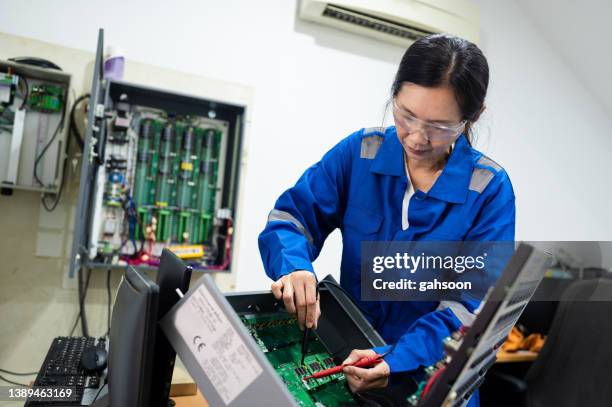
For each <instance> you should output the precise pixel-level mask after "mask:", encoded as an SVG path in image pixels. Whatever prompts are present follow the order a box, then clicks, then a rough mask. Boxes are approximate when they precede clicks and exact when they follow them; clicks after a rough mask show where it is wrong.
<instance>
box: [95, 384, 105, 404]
mask: <svg viewBox="0 0 612 407" xmlns="http://www.w3.org/2000/svg"><path fill="white" fill-rule="evenodd" d="M107 384H108V382H107V383H104V384H103V385H102V387H100V389H99V390H98V392H97V393H96V397H94V399H93V400H92V401H91V405H93V403H94V401H96V400H97V399H98V396H99V395H100V392H101V391H102V389H103V388H104V387H106V385H107Z"/></svg>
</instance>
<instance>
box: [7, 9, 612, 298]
mask: <svg viewBox="0 0 612 407" xmlns="http://www.w3.org/2000/svg"><path fill="white" fill-rule="evenodd" d="M478 3H479V4H480V5H481V7H482V16H481V20H482V35H481V39H482V40H481V45H482V47H483V49H484V51H485V53H486V55H487V57H488V58H489V62H490V65H491V76H492V80H491V88H490V97H489V99H488V111H487V113H486V115H485V117H484V118H483V120H484V123H483V126H481V129H482V133H483V135H482V136H481V139H480V140H481V142H480V144H479V145H480V146H482V148H483V150H484V151H485V152H486V153H487V154H489V155H491V156H492V157H493V158H494V159H496V160H497V161H499V162H500V163H501V164H502V165H504V166H505V167H506V168H507V170H508V172H509V173H510V176H511V178H512V180H513V183H514V186H515V190H516V194H517V198H518V200H517V205H518V219H517V238H520V239H532V240H534V239H550V240H555V239H558V240H563V239H567V240H570V239H609V240H612V213H611V212H610V211H608V210H606V209H607V208H606V206H607V202H609V201H610V199H611V198H612V191H611V190H610V188H606V186H607V185H609V184H610V183H609V181H608V180H607V173H609V171H608V169H607V166H606V161H607V159H608V157H609V155H610V154H611V153H612V139H611V138H610V137H609V136H608V134H609V133H610V131H611V130H612V123H611V122H610V120H609V119H608V118H607V117H606V116H605V115H604V113H603V111H602V109H601V108H600V106H599V105H597V103H596V102H595V101H594V100H593V99H592V98H591V97H590V96H589V94H588V93H587V92H586V91H585V89H584V88H583V86H582V85H581V78H579V77H576V76H574V75H573V74H572V72H570V71H569V70H568V69H567V68H566V67H565V66H564V64H563V63H562V62H561V60H560V59H559V57H558V56H557V55H556V54H555V53H554V51H553V49H552V48H551V47H550V46H549V45H548V43H547V42H546V41H545V40H544V39H543V37H542V36H541V34H540V32H539V31H538V29H537V27H535V26H534V25H533V24H532V23H530V20H529V17H528V16H527V15H526V14H525V13H524V12H523V10H522V9H521V8H520V7H518V6H517V5H516V3H515V2H514V1H507V0H497V1H484V0H482V1H479V2H478ZM109 6H110V7H109ZM295 7H296V2H295V1H286V0H266V1H258V2H253V1H246V0H243V1H240V0H223V1H216V2H213V1H195V0H192V1H187V0H183V1H176V2H172V3H171V2H156V4H155V6H152V3H151V2H147V1H144V0H139V1H129V2H128V1H111V0H107V1H99V0H96V1H89V2H83V1H76V0H70V1H68V0H64V1H62V2H60V3H58V2H47V1H43V0H40V1H31V0H30V1H26V0H2V3H1V5H0V27H1V29H2V31H5V32H8V33H13V34H17V35H23V36H27V37H33V38H37V39H41V40H45V41H49V42H54V43H59V44H62V45H66V46H70V47H74V48H79V49H83V50H88V51H90V50H93V49H94V46H95V39H96V29H97V27H104V28H105V29H106V33H107V35H106V38H107V44H116V45H120V46H121V47H122V48H123V49H124V50H125V53H126V55H127V58H129V59H133V60H138V61H140V62H144V63H148V64H155V65H161V66H165V67H168V68H172V69H177V70H181V71H187V72H192V73H197V74H198V75H203V76H210V77H215V78H220V79H223V80H227V81H236V82H240V83H243V84H245V85H248V86H252V87H253V88H254V89H255V99H254V109H253V115H252V123H251V133H250V143H249V155H248V168H249V170H248V174H247V177H246V185H245V190H244V192H245V202H244V210H245V212H244V213H243V219H244V222H243V229H242V230H241V231H240V233H242V236H241V252H240V254H239V261H238V280H237V286H238V289H240V290H245V289H263V288H266V287H268V284H269V281H267V277H265V276H264V274H263V270H262V267H261V262H260V260H259V254H258V250H257V240H256V239H257V235H258V233H259V231H260V230H261V228H262V227H263V226H264V223H265V219H266V216H267V213H268V211H269V209H270V208H271V206H272V205H273V202H274V200H275V199H276V197H277V196H278V194H279V193H280V192H281V191H282V190H283V189H285V188H287V187H288V186H290V185H291V184H292V183H293V182H295V180H296V179H297V178H298V176H299V175H300V174H301V172H302V171H303V170H304V169H305V168H306V167H307V166H308V165H309V164H311V163H312V162H314V161H315V160H317V159H318V158H319V157H320V156H321V155H322V154H323V153H324V151H326V150H327V149H328V148H329V147H331V146H332V145H333V144H334V143H335V142H337V141H338V140H339V139H340V138H342V137H344V136H345V135H347V134H349V133H350V132H352V131H353V130H356V129H358V128H360V127H369V126H373V125H379V124H380V122H381V120H382V106H383V104H384V102H385V100H386V97H387V95H388V90H389V87H390V85H391V82H392V79H393V75H394V72H395V69H396V67H397V63H398V62H399V60H400V58H401V55H402V53H403V50H402V49H400V48H398V47H395V46H391V45H386V44H383V43H379V42H376V41H374V40H369V39H365V38H362V37H356V36H353V35H350V34H347V33H344V32H340V31H336V30H333V29H328V28H324V27H319V26H316V25H312V24H309V23H304V22H301V21H298V20H296V18H295V12H296V10H295ZM606 181H608V182H606ZM3 216H4V215H3ZM340 245H341V242H340V238H339V236H338V235H337V234H335V235H334V236H332V238H331V240H330V241H328V243H327V245H326V248H325V249H324V251H323V254H322V257H321V258H320V260H319V261H317V263H316V267H317V270H318V272H319V273H320V274H321V275H324V274H327V273H329V272H332V273H333V274H336V275H337V270H338V267H339V256H340ZM24 261H27V260H26V259H24Z"/></svg>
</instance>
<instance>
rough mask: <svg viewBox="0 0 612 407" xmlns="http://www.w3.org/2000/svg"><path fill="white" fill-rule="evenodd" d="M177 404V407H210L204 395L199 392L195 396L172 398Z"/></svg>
mask: <svg viewBox="0 0 612 407" xmlns="http://www.w3.org/2000/svg"><path fill="white" fill-rule="evenodd" d="M172 400H174V401H175V402H176V407H208V403H207V402H206V400H204V397H202V393H200V390H198V394H195V395H193V396H180V397H172Z"/></svg>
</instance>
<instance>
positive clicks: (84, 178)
mask: <svg viewBox="0 0 612 407" xmlns="http://www.w3.org/2000/svg"><path fill="white" fill-rule="evenodd" d="M103 44H104V38H103V31H102V30H100V33H99V37H98V46H97V52H96V61H95V65H94V77H93V80H92V88H91V97H90V101H89V116H88V123H87V129H86V133H85V150H84V156H83V163H82V168H81V176H80V190H79V197H78V202H77V211H76V219H75V231H74V232H75V233H74V241H73V245H72V253H71V258H70V265H69V277H70V278H72V277H74V276H75V275H76V272H77V270H79V268H82V267H83V268H91V267H105V268H109V267H111V268H112V267H125V261H123V260H121V258H123V257H125V256H120V258H119V260H117V258H118V257H119V255H120V254H121V250H125V249H124V245H125V241H124V242H122V244H121V246H119V249H118V253H115V255H114V257H113V255H112V254H108V256H106V257H105V253H106V252H105V250H106V251H107V252H108V249H106V248H104V247H103V246H102V244H101V242H100V236H101V235H103V234H105V233H106V232H107V229H108V228H107V226H106V225H105V224H104V216H105V214H107V212H106V210H107V206H106V205H107V203H106V194H107V193H108V182H107V179H108V178H109V176H112V174H111V173H110V172H109V171H112V170H109V169H108V168H109V154H112V151H114V150H112V149H113V148H115V147H113V143H114V141H113V134H114V133H113V131H114V130H113V125H111V124H112V123H113V120H115V123H116V122H117V120H118V117H119V116H118V113H117V112H120V109H123V108H124V106H125V105H128V106H129V107H130V109H132V110H130V112H132V111H138V112H141V111H142V112H144V113H142V115H143V117H148V116H147V115H149V114H152V113H150V112H156V111H159V112H162V113H163V114H167V117H168V123H169V122H170V120H171V119H170V118H174V117H197V118H199V119H198V120H200V121H201V122H206V123H208V122H210V123H215V125H216V126H217V127H218V128H219V130H218V137H216V138H215V140H220V141H219V142H218V144H215V145H216V146H218V147H216V150H215V151H217V153H216V154H217V156H216V158H215V171H214V173H215V178H214V183H213V184H214V185H213V187H212V188H211V190H212V191H213V192H211V193H212V195H213V197H212V201H211V202H214V204H213V205H214V208H211V209H210V210H209V211H210V213H211V214H212V215H211V216H212V218H209V219H208V220H207V222H208V223H207V225H206V229H205V230H206V236H207V238H208V240H207V243H206V245H204V246H203V247H204V248H205V249H207V250H208V249H209V248H210V251H207V252H206V253H207V255H208V257H207V258H206V261H204V260H203V261H202V262H201V264H200V266H198V265H195V266H194V264H190V265H191V266H192V267H193V268H194V271H204V272H207V271H221V272H229V271H230V270H231V266H232V265H231V256H230V253H231V250H230V249H228V248H231V246H232V241H233V236H234V234H233V233H232V232H233V230H234V228H233V224H232V223H231V221H232V220H234V219H236V217H237V213H236V211H237V208H238V206H237V191H238V180H239V178H240V177H239V175H240V174H239V171H240V165H239V163H240V158H241V152H242V147H243V145H242V140H243V128H244V118H245V113H246V108H245V106H240V105H232V104H229V103H225V102H219V101H216V100H211V99H206V98H202V97H199V96H193V95H187V94H182V93H177V92H173V91H169V90H162V89H157V88H152V87H148V86H143V85H139V84H135V83H129V82H125V81H116V80H107V79H105V78H104V75H103V49H104V46H103ZM166 112H168V113H166ZM130 114H131V113H130ZM138 114H140V113H138ZM130 117H132V116H130ZM143 120H144V119H143ZM146 120H148V119H146ZM172 120H174V119H172ZM128 121H129V120H128ZM114 126H116V124H115V125H114ZM129 126H130V127H129V129H128V131H132V128H131V124H130V125H129ZM185 131H186V130H185ZM183 136H184V133H183ZM183 136H179V135H178V133H177V134H176V135H175V139H177V140H178V139H179V138H180V137H183ZM211 138H212V136H211ZM132 139H134V137H132ZM194 139H195V136H194ZM202 139H204V138H202ZM173 140H174V139H173ZM182 140H183V141H179V142H178V143H187V142H186V141H184V140H185V139H184V138H183V139H182ZM198 140H200V139H198ZM140 142H141V139H140V138H139V137H136V138H135V141H134V142H133V145H132V144H129V145H130V147H129V148H128V149H129V151H132V152H133V157H132V158H131V159H132V160H133V161H132V164H131V165H132V167H129V166H130V164H129V162H128V164H127V166H128V170H127V171H126V173H128V174H131V175H130V179H131V180H132V181H133V182H134V183H133V184H131V185H132V188H133V189H132V190H130V191H129V193H130V194H132V193H133V192H134V191H133V190H134V189H135V188H136V187H135V183H136V181H135V180H136V175H135V170H134V168H135V167H136V164H135V163H136V162H137V159H138V160H140V159H141V158H140V156H138V157H136V155H137V153H138V154H140V151H139V150H138V148H139V147H138V143H140ZM130 143H132V141H130ZM173 143H174V142H173ZM177 145H178V144H177ZM185 146H186V144H184V145H183V147H185ZM142 148H145V147H142ZM185 148H186V147H185ZM109 151H110V152H109ZM147 151H148V150H147ZM172 154H174V155H172V157H173V158H172V159H173V160H175V158H174V157H176V156H177V154H176V153H172ZM191 154H194V153H191ZM187 156H188V158H187V160H188V161H189V160H190V159H189V157H191V158H194V157H195V156H193V155H191V156H189V153H187ZM111 157H112V155H111ZM160 160H161V158H160ZM176 160H179V159H178V158H176ZM127 161H129V160H127ZM138 162H140V161H138ZM142 162H143V163H146V165H149V164H148V161H147V159H144V158H143V159H142ZM173 162H174V161H173ZM177 163H178V161H177ZM184 164H189V165H191V166H192V167H193V165H192V164H193V163H183V162H181V163H180V165H181V166H180V171H183V170H184V169H185V168H188V167H187V166H186V165H184ZM143 165H144V164H143ZM177 165H178V164H177ZM159 166H160V168H161V164H159ZM155 168H157V167H155ZM130 171H132V172H130ZM160 171H161V170H160ZM204 174H206V173H204ZM196 175H197V172H194V177H196ZM155 176H156V175H155ZM195 181H196V182H197V179H196V180H195ZM168 182H170V181H168ZM126 184H127V182H126ZM189 184H190V185H193V182H190V183H189ZM209 186H210V185H209ZM105 188H106V189H105ZM151 188H153V187H150V188H149V189H151ZM173 188H174V189H173V191H174V192H173V194H174V195H172V196H173V197H175V196H176V195H178V192H176V190H177V188H180V186H174V187H173ZM193 189H194V191H195V187H194V188H193ZM179 192H180V191H179ZM187 196H188V201H189V202H191V201H194V200H195V198H194V199H193V200H192V198H191V196H192V195H187ZM193 196H194V197H195V192H194V193H193ZM129 198H130V200H131V199H132V197H131V196H130V197H129ZM134 200H135V198H134ZM103 201H104V203H103ZM123 204H124V203H123V202H121V203H120V202H116V203H115V205H116V207H117V208H118V209H117V210H119V211H121V208H123V210H124V211H126V212H127V210H128V209H126V208H127V207H123ZM132 205H134V203H133V202H132ZM164 205H165V206H162V203H160V202H157V201H154V202H151V203H150V204H148V206H147V208H148V209H146V210H148V211H150V212H151V214H153V213H154V215H151V216H153V217H156V216H158V215H157V214H158V212H159V213H161V212H162V209H164V210H166V209H167V210H168V211H173V212H172V214H173V215H172V216H175V212H176V213H178V209H177V208H174V207H173V206H172V205H171V204H170V209H168V203H167V202H164ZM143 207H144V205H143ZM111 209H113V208H111ZM113 210H114V209H113ZM164 213H165V212H164ZM181 214H183V212H181ZM140 216H141V214H140V213H139V214H138V215H137V217H136V222H137V229H135V230H132V229H128V228H125V227H124V226H123V218H121V219H118V220H117V224H119V225H120V226H119V227H120V228H123V229H121V230H122V231H123V233H124V234H126V235H127V237H125V239H126V240H130V241H133V244H134V248H133V249H134V252H135V253H136V251H137V246H138V244H137V242H136V240H140V243H141V246H140V247H141V249H140V251H142V250H143V247H145V236H149V235H150V233H149V229H148V227H149V226H150V225H149V226H146V225H145V224H144V222H145V218H144V217H143V218H142V219H141V218H140ZM143 216H144V215H143ZM147 216H148V215H147ZM176 216H178V215H176ZM187 216H189V213H187ZM172 219H175V218H172ZM179 219H181V220H182V219H183V218H179ZM188 220H189V219H188ZM225 220H228V221H227V223H225ZM120 221H121V222H120ZM147 221H151V220H150V219H149V220H147ZM156 222H157V220H154V222H153V226H154V227H155V225H156ZM193 223H194V224H195V220H194V222H193ZM145 226H146V227H145ZM173 227H174V226H173ZM168 230H169V229H168ZM173 230H174V229H173ZM190 231H191V229H190ZM157 233H158V236H159V232H157ZM116 234H117V236H118V233H116ZM136 235H138V238H136V237H135V236H136ZM174 235H176V239H178V240H177V242H179V241H180V242H179V243H177V242H174V241H172V242H171V239H170V235H168V237H167V238H166V239H159V240H157V241H156V240H155V238H153V239H152V241H153V243H151V242H149V241H148V237H146V239H147V242H148V243H150V244H151V246H150V247H151V249H150V253H154V252H156V251H157V252H161V250H162V249H163V248H166V247H168V246H170V245H172V244H175V243H176V244H184V245H185V246H188V245H189V244H192V243H193V242H192V241H191V240H193V239H194V237H192V236H190V234H188V233H183V234H180V233H174V234H173V236H174ZM121 239H124V237H123V236H121ZM115 241H117V237H115ZM103 243H104V245H106V244H107V243H108V242H103ZM116 246H118V243H117V244H116ZM116 246H115V247H114V248H115V251H116V252H117V250H116V249H117V247H116ZM111 248H112V247H111ZM213 249H214V250H213ZM221 252H223V253H221ZM209 253H212V254H209ZM135 255H136V254H133V255H132V256H135ZM224 256H225V257H224ZM228 259H230V260H229V261H228ZM129 264H131V265H134V266H135V267H136V268H139V267H140V268H147V269H149V268H155V267H156V264H154V263H153V264H151V263H140V265H139V264H133V263H129Z"/></svg>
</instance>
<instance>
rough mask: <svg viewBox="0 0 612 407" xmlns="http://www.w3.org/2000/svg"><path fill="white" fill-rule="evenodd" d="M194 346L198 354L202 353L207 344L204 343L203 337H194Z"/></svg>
mask: <svg viewBox="0 0 612 407" xmlns="http://www.w3.org/2000/svg"><path fill="white" fill-rule="evenodd" d="M193 344H194V345H195V346H196V347H197V348H198V352H201V351H202V348H203V347H205V346H206V344H205V343H204V342H203V341H202V337H201V336H200V335H196V336H194V337H193Z"/></svg>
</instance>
